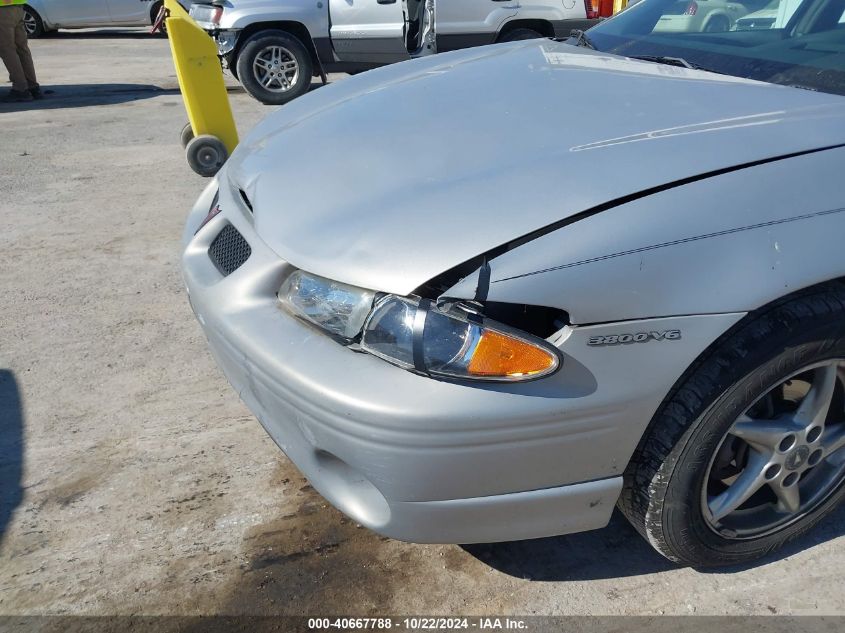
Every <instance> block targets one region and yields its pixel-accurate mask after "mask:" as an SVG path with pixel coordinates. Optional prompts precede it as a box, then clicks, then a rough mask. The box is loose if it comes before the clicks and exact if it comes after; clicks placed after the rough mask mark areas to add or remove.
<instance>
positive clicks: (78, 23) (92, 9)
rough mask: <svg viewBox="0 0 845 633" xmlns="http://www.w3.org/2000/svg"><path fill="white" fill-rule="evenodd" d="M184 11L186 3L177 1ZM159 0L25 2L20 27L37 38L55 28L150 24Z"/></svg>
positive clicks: (31, 0) (50, 0)
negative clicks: (22, 21)
mask: <svg viewBox="0 0 845 633" xmlns="http://www.w3.org/2000/svg"><path fill="white" fill-rule="evenodd" d="M180 4H181V5H182V6H184V7H185V8H186V9H187V8H188V7H189V6H190V2H189V1H188V0H184V1H183V0H180ZM161 5H162V0H27V3H26V4H25V5H24V26H26V31H27V35H28V36H29V37H32V38H35V37H41V36H42V35H44V33H47V32H49V31H55V30H57V29H85V28H91V27H99V26H147V25H151V24H152V23H153V22H154V21H155V18H156V16H157V15H158V12H159V9H161Z"/></svg>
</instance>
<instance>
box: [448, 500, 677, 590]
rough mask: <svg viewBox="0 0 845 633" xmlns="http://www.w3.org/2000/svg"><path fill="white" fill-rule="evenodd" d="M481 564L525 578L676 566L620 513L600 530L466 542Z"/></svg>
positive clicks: (622, 573)
mask: <svg viewBox="0 0 845 633" xmlns="http://www.w3.org/2000/svg"><path fill="white" fill-rule="evenodd" d="M462 547H463V549H464V550H465V551H466V552H467V553H469V554H471V555H472V556H474V557H475V558H477V559H478V560H479V561H481V562H482V563H484V564H486V565H488V566H490V567H492V568H493V569H495V570H497V571H500V572H502V573H504V574H508V575H509V576H514V577H516V578H522V579H524V580H537V581H563V580H596V579H601V578H622V577H626V576H640V575H643V574H654V573H657V572H662V571H668V570H670V569H674V568H676V565H673V564H672V563H670V562H669V561H668V560H666V559H665V558H663V557H662V556H660V554H658V553H657V552H655V551H654V550H653V549H652V548H651V546H650V545H649V544H648V543H646V542H645V540H643V538H642V537H641V536H640V535H639V534H638V533H637V532H636V530H634V528H633V527H631V524H630V523H628V521H627V520H626V519H625V517H623V516H622V515H621V514H620V513H619V512H614V513H613V516H612V517H611V519H610V524H609V525H608V526H607V527H606V528H604V529H602V530H593V531H591V532H581V533H579V534H569V535H567V536H553V537H549V538H539V539H532V540H530V541H513V542H508V543H483V544H477V545H464V546H462Z"/></svg>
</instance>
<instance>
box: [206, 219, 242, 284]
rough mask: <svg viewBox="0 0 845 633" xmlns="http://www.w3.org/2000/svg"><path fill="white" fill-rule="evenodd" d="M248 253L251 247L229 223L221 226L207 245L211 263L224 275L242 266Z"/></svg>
mask: <svg viewBox="0 0 845 633" xmlns="http://www.w3.org/2000/svg"><path fill="white" fill-rule="evenodd" d="M250 255H252V248H251V247H250V245H249V243H248V242H247V241H246V240H245V239H244V236H243V235H241V234H240V233H238V230H237V229H236V228H235V227H234V226H232V225H231V224H227V225H226V226H225V227H223V230H222V231H220V233H218V234H217V237H215V238H214V241H213V242H211V246H209V247H208V257H209V259H211V263H212V264H214V266H215V267H216V268H217V270H218V271H220V274H221V275H223V276H224V277H225V276H226V275H231V274H232V273H233V272H235V271H236V270H237V269H238V268H240V267H241V266H243V264H244V262H246V260H248V259H249V256H250Z"/></svg>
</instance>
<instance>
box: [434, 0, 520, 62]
mask: <svg viewBox="0 0 845 633" xmlns="http://www.w3.org/2000/svg"><path fill="white" fill-rule="evenodd" d="M436 6H437V10H436V24H435V27H434V31H435V33H437V50H438V51H440V52H443V51H450V50H455V49H457V48H468V47H470V46H481V45H483V44H491V43H492V42H493V40H494V38H495V37H496V34H497V33H498V32H499V29H500V28H501V26H502V25H503V24H504V23H505V21H506V20H507V19H508V18H510V17H513V16H514V15H516V13H517V11H519V0H437V5H436Z"/></svg>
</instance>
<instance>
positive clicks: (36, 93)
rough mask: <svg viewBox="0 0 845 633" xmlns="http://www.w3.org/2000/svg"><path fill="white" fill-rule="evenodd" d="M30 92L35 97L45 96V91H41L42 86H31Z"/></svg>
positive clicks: (41, 97)
mask: <svg viewBox="0 0 845 633" xmlns="http://www.w3.org/2000/svg"><path fill="white" fill-rule="evenodd" d="M29 94H31V95H32V98H33V99H43V98H44V93H43V92H41V88H40V87H38V88H30V89H29Z"/></svg>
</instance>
